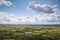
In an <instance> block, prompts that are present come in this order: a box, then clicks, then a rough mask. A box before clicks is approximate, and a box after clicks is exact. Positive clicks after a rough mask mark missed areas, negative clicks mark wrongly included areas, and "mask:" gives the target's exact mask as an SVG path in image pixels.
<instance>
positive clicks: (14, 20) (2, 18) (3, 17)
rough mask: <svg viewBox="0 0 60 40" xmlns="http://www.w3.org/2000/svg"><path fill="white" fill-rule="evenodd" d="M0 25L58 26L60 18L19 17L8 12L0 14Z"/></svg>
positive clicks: (40, 16)
mask: <svg viewBox="0 0 60 40" xmlns="http://www.w3.org/2000/svg"><path fill="white" fill-rule="evenodd" d="M54 20H55V21H54ZM0 24H60V16H59V15H57V14H49V15H48V14H43V15H34V16H22V17H21V16H17V15H14V14H12V13H8V12H0Z"/></svg>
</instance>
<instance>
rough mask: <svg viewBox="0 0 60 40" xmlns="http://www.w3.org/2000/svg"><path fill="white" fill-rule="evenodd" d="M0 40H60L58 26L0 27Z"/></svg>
mask: <svg viewBox="0 0 60 40" xmlns="http://www.w3.org/2000/svg"><path fill="white" fill-rule="evenodd" d="M0 40H60V26H14V25H12V26H11V25H10V26H0Z"/></svg>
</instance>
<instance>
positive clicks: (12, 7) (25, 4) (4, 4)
mask: <svg viewBox="0 0 60 40" xmlns="http://www.w3.org/2000/svg"><path fill="white" fill-rule="evenodd" d="M36 5H37V6H36ZM46 6H47V7H46ZM59 11H60V0H1V1H0V15H1V14H5V15H10V14H13V15H15V16H14V17H16V18H15V19H16V20H19V19H20V18H24V20H26V21H24V22H22V23H26V22H27V23H32V24H34V23H36V22H37V21H36V19H37V20H38V22H40V23H41V22H43V23H42V24H44V23H45V22H48V23H54V22H55V23H58V22H59V23H58V24H60V16H59V15H60V12H59ZM54 13H55V14H54ZM41 14H42V15H41ZM56 14H57V19H55V17H56ZM46 15H47V16H46ZM48 15H49V16H48ZM51 15H52V16H54V18H53V17H52V16H51ZM18 16H19V17H18ZM22 16H24V17H22ZM26 16H27V18H25V17H26ZM38 16H39V17H38ZM34 17H36V18H34ZM44 17H46V18H44ZM47 17H48V18H47ZM49 17H50V18H51V19H49ZM58 17H59V18H58ZM29 18H30V21H27V19H29ZM2 19H3V18H2ZM12 19H13V18H12ZM12 19H11V20H12ZM45 19H46V20H45ZM0 20H1V19H0ZM7 20H8V19H7ZM21 20H23V19H21ZM31 20H33V21H31ZM34 20H35V21H34ZM41 20H43V21H41ZM44 20H45V21H44ZM3 21H4V22H5V19H4V20H3ZM9 21H10V20H9ZM14 22H15V21H14ZM14 22H7V23H14ZM18 22H20V20H19V21H18ZM18 22H17V23H18ZM38 22H37V23H38ZM1 23H2V22H1ZM37 23H36V24H37ZM40 23H39V24H40Z"/></svg>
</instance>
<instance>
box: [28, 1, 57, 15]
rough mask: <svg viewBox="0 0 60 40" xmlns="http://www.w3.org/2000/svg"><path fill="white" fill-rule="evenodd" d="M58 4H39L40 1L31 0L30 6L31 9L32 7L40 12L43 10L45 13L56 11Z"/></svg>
mask: <svg viewBox="0 0 60 40" xmlns="http://www.w3.org/2000/svg"><path fill="white" fill-rule="evenodd" d="M56 6H57V5H53V6H51V5H48V4H38V3H36V2H35V1H31V2H29V5H28V8H29V9H32V10H34V11H36V12H38V13H41V12H43V13H48V14H49V13H54V12H55V11H54V10H55V9H56V8H55V7H56Z"/></svg>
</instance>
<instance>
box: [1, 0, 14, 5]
mask: <svg viewBox="0 0 60 40" xmlns="http://www.w3.org/2000/svg"><path fill="white" fill-rule="evenodd" d="M1 5H6V6H11V5H13V4H12V2H11V1H8V0H0V6H1Z"/></svg>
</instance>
